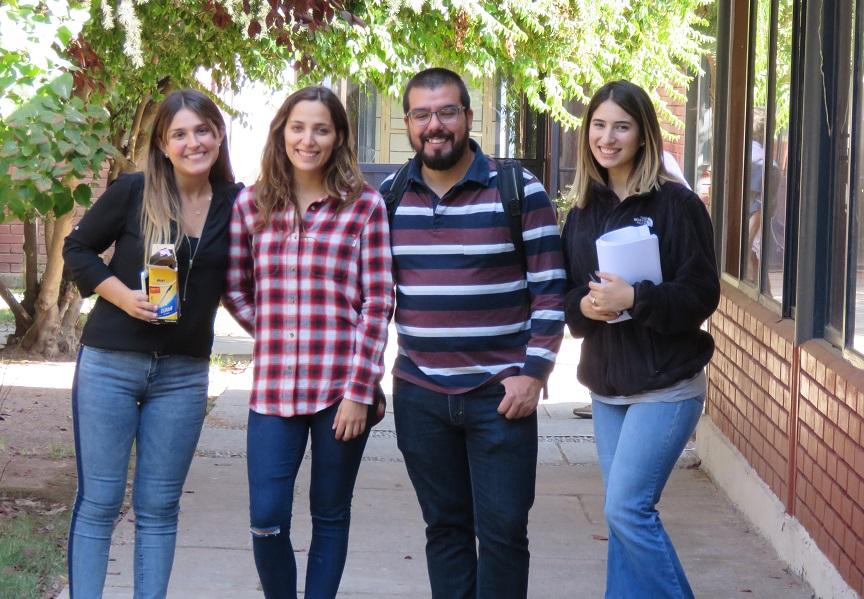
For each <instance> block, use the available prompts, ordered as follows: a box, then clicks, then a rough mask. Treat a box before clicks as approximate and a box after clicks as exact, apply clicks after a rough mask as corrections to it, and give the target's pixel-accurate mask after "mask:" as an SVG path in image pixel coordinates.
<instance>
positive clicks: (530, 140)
mask: <svg viewBox="0 0 864 599" xmlns="http://www.w3.org/2000/svg"><path fill="white" fill-rule="evenodd" d="M497 96H498V97H497V98H496V100H497V102H496V104H497V106H496V108H497V111H498V121H497V125H498V127H497V131H496V134H495V156H497V157H498V158H518V159H520V160H524V159H532V158H538V156H537V154H538V152H537V136H538V119H537V113H536V112H534V111H533V110H532V109H531V107H530V106H528V101H527V100H526V99H525V96H524V95H522V94H519V93H514V91H513V89H511V86H510V85H509V83H508V82H507V80H506V79H499V80H498V85H497Z"/></svg>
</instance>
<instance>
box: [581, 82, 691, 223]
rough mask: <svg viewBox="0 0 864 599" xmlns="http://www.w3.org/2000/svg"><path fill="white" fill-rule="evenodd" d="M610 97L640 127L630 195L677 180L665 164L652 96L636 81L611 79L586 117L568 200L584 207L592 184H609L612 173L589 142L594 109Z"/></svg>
mask: <svg viewBox="0 0 864 599" xmlns="http://www.w3.org/2000/svg"><path fill="white" fill-rule="evenodd" d="M607 100H611V101H612V102H614V103H615V104H617V105H618V106H620V107H621V109H622V110H623V111H624V112H626V113H627V114H629V115H630V116H631V117H633V120H634V121H636V126H637V127H638V128H639V142H640V146H639V150H638V151H637V152H636V156H635V157H634V158H633V171H632V172H631V173H630V177H629V178H628V179H627V195H628V196H630V195H633V194H635V193H645V192H647V191H650V190H652V189H659V187H660V184H661V183H663V182H665V181H674V179H673V178H672V177H670V176H669V175H668V174H667V173H666V169H665V168H664V167H663V138H662V136H661V134H660V123H659V122H658V121H657V113H656V112H655V111H654V104H652V103H651V98H650V97H649V96H648V94H647V93H645V90H644V89H642V88H641V87H639V86H638V85H636V84H635V83H630V82H629V81H626V80H624V79H621V80H619V81H610V82H609V83H607V84H606V85H604V86H603V87H601V88H600V89H598V90H597V92H596V93H595V94H594V96H593V97H592V98H591V101H590V102H589V103H588V109H587V110H586V111H585V116H584V117H583V119H582V129H581V130H580V132H579V148H578V149H579V157H578V159H577V161H576V176H575V177H574V179H573V185H571V186H570V190H569V191H568V193H567V199H568V200H569V201H570V204H571V205H572V206H578V207H579V208H584V207H585V206H587V205H588V198H589V192H590V190H591V185H593V184H595V183H598V184H600V185H604V186H606V185H608V173H607V171H606V169H605V168H603V167H602V166H600V164H599V163H598V162H597V160H596V159H595V158H594V154H593V152H591V145H590V143H589V141H588V133H589V131H590V128H591V119H592V118H594V112H595V111H596V110H597V108H598V107H599V106H600V105H601V104H602V103H603V102H605V101H607Z"/></svg>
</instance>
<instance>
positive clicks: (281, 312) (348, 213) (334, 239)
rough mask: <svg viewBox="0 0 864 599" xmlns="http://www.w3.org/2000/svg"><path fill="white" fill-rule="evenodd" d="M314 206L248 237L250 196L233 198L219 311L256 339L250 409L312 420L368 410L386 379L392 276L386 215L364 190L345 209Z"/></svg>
mask: <svg viewBox="0 0 864 599" xmlns="http://www.w3.org/2000/svg"><path fill="white" fill-rule="evenodd" d="M337 208H338V202H337V201H336V200H334V199H332V198H322V199H321V200H319V201H317V202H315V203H314V204H312V206H310V207H309V209H308V210H307V211H306V215H305V216H304V217H303V226H302V227H295V226H294V221H295V218H296V217H295V214H294V212H293V210H292V211H284V210H283V211H278V212H274V213H273V217H272V220H271V223H270V224H269V225H268V226H267V227H265V228H263V229H262V230H260V231H256V223H257V220H258V210H257V208H256V207H255V188H254V186H253V187H247V188H246V189H244V190H243V191H242V192H241V193H240V195H239V196H238V198H237V202H236V204H235V205H234V213H233V215H232V218H231V227H230V233H229V235H230V250H229V258H228V278H227V290H226V296H225V305H226V307H227V308H228V310H229V311H230V312H231V314H233V315H234V318H236V319H237V322H239V323H240V324H241V325H242V326H243V328H245V329H246V330H247V331H249V333H250V334H251V335H253V336H254V337H255V363H254V382H253V386H252V394H251V397H250V408H251V409H252V410H253V411H255V412H258V413H260V414H272V415H278V416H295V415H300V414H314V413H316V412H320V411H321V410H323V409H325V408H326V407H328V406H331V405H333V404H334V403H335V402H337V401H339V399H341V398H345V399H350V400H353V401H357V402H360V403H364V404H371V403H372V401H373V391H374V388H375V385H376V384H377V383H378V381H379V380H380V379H381V376H382V375H383V373H384V346H385V345H386V343H387V323H388V321H389V320H390V316H391V314H392V312H393V277H392V270H391V258H390V234H389V229H388V226H387V211H386V208H385V206H384V201H383V200H382V199H381V196H380V195H379V194H378V192H376V191H375V190H374V189H372V188H371V187H369V186H368V185H367V186H364V189H363V193H362V194H361V195H360V197H359V198H357V200H356V201H355V202H353V203H352V204H350V205H348V206H346V207H344V208H343V209H342V210H337Z"/></svg>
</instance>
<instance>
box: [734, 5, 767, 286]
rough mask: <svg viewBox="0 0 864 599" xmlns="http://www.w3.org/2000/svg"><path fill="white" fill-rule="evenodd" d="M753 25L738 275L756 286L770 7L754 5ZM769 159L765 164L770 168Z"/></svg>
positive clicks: (761, 211)
mask: <svg viewBox="0 0 864 599" xmlns="http://www.w3.org/2000/svg"><path fill="white" fill-rule="evenodd" d="M755 14H756V18H755V22H754V23H753V29H754V31H753V36H754V37H753V40H754V49H755V53H754V60H753V74H752V75H753V76H752V79H751V85H752V88H753V89H752V94H753V104H752V107H751V109H750V144H749V147H748V148H747V152H748V155H749V158H748V160H749V162H750V164H749V169H748V171H749V174H748V177H747V178H746V180H745V181H744V187H745V205H744V214H746V215H747V217H746V219H745V220H744V233H745V234H744V235H743V236H742V240H743V242H744V247H743V248H742V252H741V256H742V262H743V264H742V265H741V267H742V268H741V272H742V275H743V277H742V278H744V279H745V280H747V281H750V282H751V283H755V282H756V276H757V273H758V272H759V261H760V258H761V256H762V214H763V206H762V203H763V190H764V189H765V163H766V159H765V125H766V120H767V119H766V117H767V114H768V60H769V56H770V52H769V49H770V48H769V44H770V36H769V31H770V18H771V3H770V2H769V1H766V0H761V1H760V2H758V3H757V4H756V11H755ZM770 162H771V161H770V157H769V159H768V163H769V164H770Z"/></svg>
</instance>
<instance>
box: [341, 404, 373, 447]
mask: <svg viewBox="0 0 864 599" xmlns="http://www.w3.org/2000/svg"><path fill="white" fill-rule="evenodd" d="M368 412H369V406H367V405H366V404H362V403H360V402H356V401H351V400H350V399H343V400H342V401H340V402H339V407H338V408H337V410H336V417H335V418H334V419H333V430H334V431H335V432H336V440H337V441H350V440H351V439H354V438H355V437H359V436H360V435H362V434H363V431H364V430H366V415H367V414H368Z"/></svg>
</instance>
